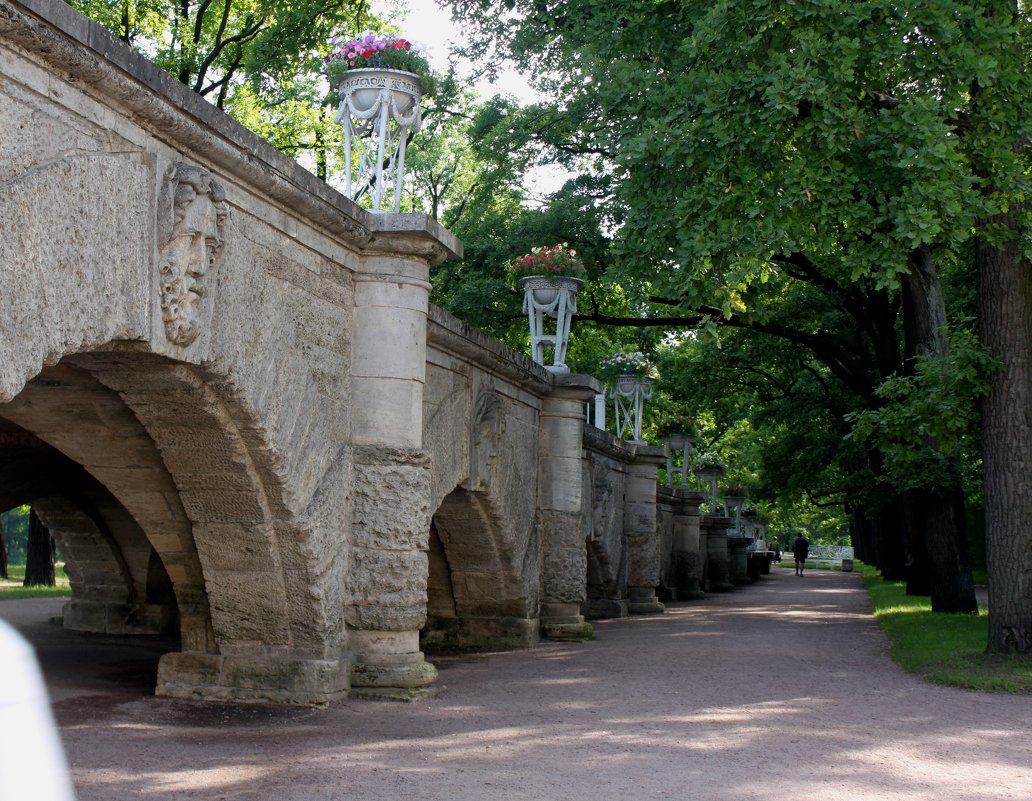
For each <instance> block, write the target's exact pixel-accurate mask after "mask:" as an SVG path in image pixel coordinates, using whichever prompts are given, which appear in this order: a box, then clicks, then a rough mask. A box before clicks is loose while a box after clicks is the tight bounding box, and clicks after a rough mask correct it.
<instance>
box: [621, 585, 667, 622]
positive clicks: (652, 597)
mask: <svg viewBox="0 0 1032 801" xmlns="http://www.w3.org/2000/svg"><path fill="white" fill-rule="evenodd" d="M627 611H628V612H630V613H631V614H632V615H648V614H652V613H655V612H665V611H666V607H665V606H663V604H662V603H660V601H659V599H658V598H657V597H656V590H655V588H654V587H628V588H627Z"/></svg>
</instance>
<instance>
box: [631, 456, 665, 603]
mask: <svg viewBox="0 0 1032 801" xmlns="http://www.w3.org/2000/svg"><path fill="white" fill-rule="evenodd" d="M665 463H666V455H665V452H664V449H663V448H661V447H658V446H655V445H640V446H638V447H637V449H636V452H635V456H634V460H633V461H632V462H631V464H630V465H628V468H627V485H626V488H625V490H624V492H625V495H624V536H625V537H626V538H627V611H628V612H630V613H631V614H647V613H649V612H662V611H663V610H664V609H665V608H666V607H664V606H663V604H662V603H660V601H659V599H658V598H657V597H656V588H657V587H658V586H659V585H660V582H661V581H662V576H661V568H660V565H661V559H660V535H659V528H658V526H657V521H656V474H657V468H658V467H659V465H661V464H665Z"/></svg>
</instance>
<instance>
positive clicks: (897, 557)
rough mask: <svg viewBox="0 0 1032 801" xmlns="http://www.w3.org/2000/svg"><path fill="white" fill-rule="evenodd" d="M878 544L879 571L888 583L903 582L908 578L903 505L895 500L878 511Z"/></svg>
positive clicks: (876, 537) (875, 534) (876, 520)
mask: <svg viewBox="0 0 1032 801" xmlns="http://www.w3.org/2000/svg"><path fill="white" fill-rule="evenodd" d="M874 525H875V533H874V536H875V539H876V541H877V543H878V545H877V547H878V562H877V566H878V570H880V571H881V574H882V578H884V579H885V580H886V581H903V580H905V579H906V577H907V568H906V563H907V560H906V548H905V544H904V536H903V533H904V530H905V528H906V526H905V525H904V522H903V503H902V501H901V500H900V499H898V498H894V499H893V500H892V501H891V502H890V503H888V504H886V505H885V506H883V507H882V508H881V509H879V510H878V515H877V517H876V518H875V521H874Z"/></svg>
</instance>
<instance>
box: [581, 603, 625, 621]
mask: <svg viewBox="0 0 1032 801" xmlns="http://www.w3.org/2000/svg"><path fill="white" fill-rule="evenodd" d="M581 608H582V609H583V610H584V614H585V616H587V617H589V618H592V619H594V620H605V619H607V618H614V617H627V601H626V600H625V599H623V598H589V599H588V600H587V602H585V604H584V605H583V606H582V607H581Z"/></svg>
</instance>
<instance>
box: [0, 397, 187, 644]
mask: <svg viewBox="0 0 1032 801" xmlns="http://www.w3.org/2000/svg"><path fill="white" fill-rule="evenodd" d="M21 504H30V505H31V506H32V507H33V509H34V510H35V511H36V513H37V514H38V515H39V516H40V518H41V520H42V521H43V522H44V524H46V525H47V526H48V528H49V529H50V532H51V534H52V535H53V537H54V539H55V541H56V542H57V543H58V545H59V547H60V548H61V551H62V553H63V554H64V556H65V561H66V572H67V573H68V576H69V580H70V584H71V589H72V597H71V599H70V600H69V602H68V603H66V604H65V608H64V621H65V625H66V626H68V627H70V628H77V629H83V630H88V631H98V632H104V633H109V634H114V633H118V634H144V633H145V634H158V633H166V632H169V631H172V630H175V629H177V628H178V620H177V609H176V605H175V599H174V597H173V596H172V585H171V581H170V579H169V577H168V573H167V572H166V571H165V570H164V566H163V565H162V564H161V562H160V560H158V559H157V558H156V554H155V552H154V549H153V548H152V547H151V546H150V544H149V543H148V542H147V539H146V537H145V536H144V534H143V532H142V530H141V529H140V527H139V526H138V525H137V524H136V521H135V520H133V518H132V516H131V515H129V514H128V512H126V510H125V509H124V508H122V506H121V505H120V504H119V503H118V501H117V500H116V499H115V498H114V497H113V496H112V495H111V494H110V493H109V492H107V490H106V489H105V488H104V487H103V486H102V485H101V484H100V483H99V482H97V481H96V479H94V478H93V477H92V476H90V475H89V473H87V472H86V471H85V470H84V469H83V468H82V466H80V465H78V464H76V463H75V462H73V461H72V460H71V459H69V458H67V457H66V456H64V455H63V454H62V453H60V452H59V451H57V450H56V449H54V448H52V447H50V446H49V445H47V444H46V443H45V442H43V441H42V440H40V439H39V438H37V437H35V436H33V435H32V434H31V433H29V432H28V431H25V430H24V429H21V428H19V427H18V426H15V425H14V424H13V423H10V422H9V421H7V420H4V419H3V418H0V508H3V509H8V508H11V507H13V506H19V505H21Z"/></svg>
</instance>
